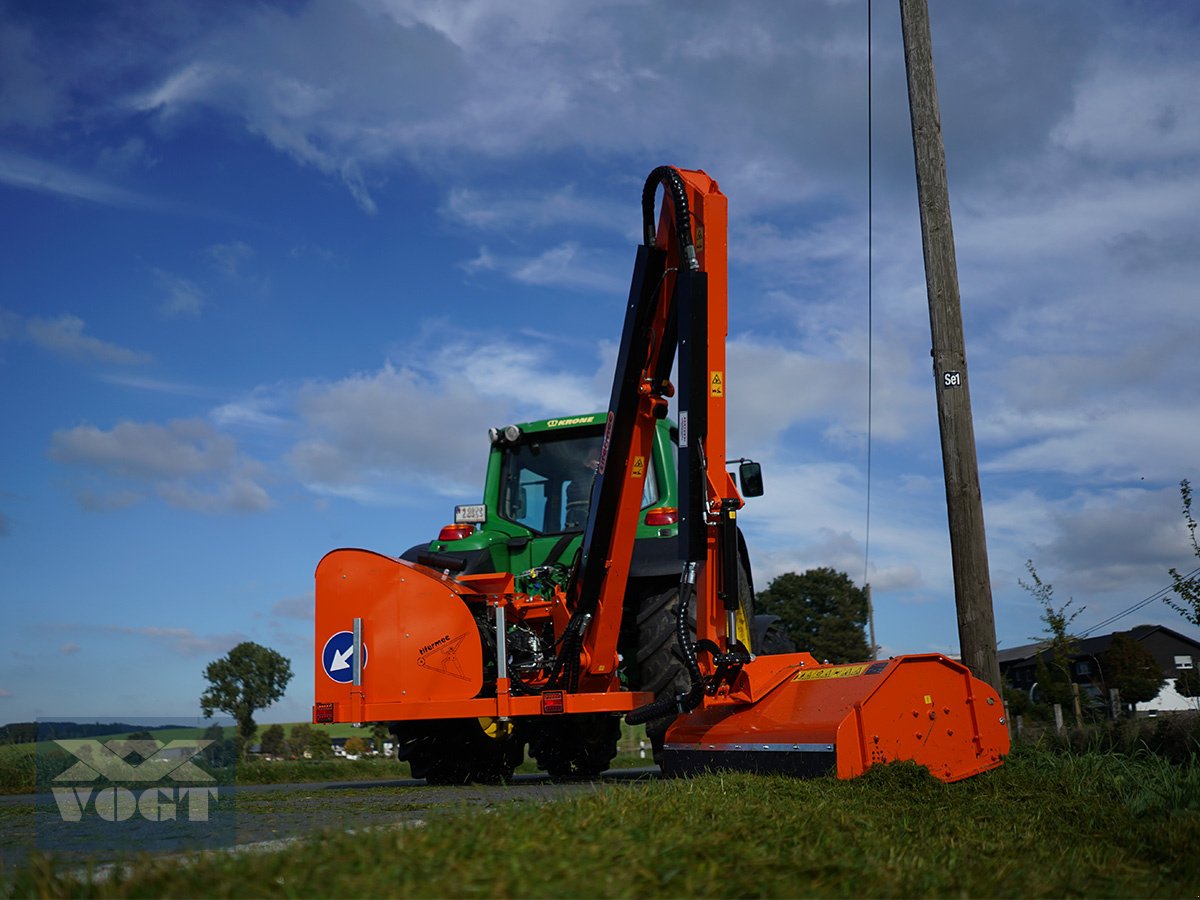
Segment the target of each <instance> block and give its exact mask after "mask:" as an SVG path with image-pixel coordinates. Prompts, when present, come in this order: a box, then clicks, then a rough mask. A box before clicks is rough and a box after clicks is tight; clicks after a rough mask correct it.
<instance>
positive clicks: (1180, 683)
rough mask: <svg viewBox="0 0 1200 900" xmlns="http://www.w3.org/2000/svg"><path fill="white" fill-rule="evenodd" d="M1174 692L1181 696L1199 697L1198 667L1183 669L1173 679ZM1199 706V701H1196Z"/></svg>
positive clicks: (1199, 677) (1199, 674)
mask: <svg viewBox="0 0 1200 900" xmlns="http://www.w3.org/2000/svg"><path fill="white" fill-rule="evenodd" d="M1175 692H1176V693H1177V694H1179V696H1181V697H1192V698H1193V699H1195V698H1197V697H1200V669H1184V670H1183V671H1182V672H1180V673H1179V676H1178V677H1177V678H1176V679H1175ZM1197 706H1198V707H1200V701H1197Z"/></svg>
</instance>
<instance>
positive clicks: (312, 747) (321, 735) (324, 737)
mask: <svg viewBox="0 0 1200 900" xmlns="http://www.w3.org/2000/svg"><path fill="white" fill-rule="evenodd" d="M304 749H305V750H307V751H308V755H309V756H311V757H312V758H313V759H332V758H333V744H331V743H330V741H329V734H328V732H325V731H321V730H320V729H317V728H313V729H310V731H309V735H308V745H307V746H306V747H305V748H304Z"/></svg>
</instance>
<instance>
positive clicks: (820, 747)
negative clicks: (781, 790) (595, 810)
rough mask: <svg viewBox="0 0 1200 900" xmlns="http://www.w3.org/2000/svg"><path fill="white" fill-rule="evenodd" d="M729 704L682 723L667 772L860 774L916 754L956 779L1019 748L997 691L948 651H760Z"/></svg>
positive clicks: (671, 743)
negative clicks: (1012, 743) (821, 657)
mask: <svg viewBox="0 0 1200 900" xmlns="http://www.w3.org/2000/svg"><path fill="white" fill-rule="evenodd" d="M725 701H726V702H721V700H720V698H717V699H715V700H714V699H709V700H708V702H706V703H705V705H704V706H702V707H701V708H700V709H697V710H696V711H695V712H693V713H689V714H687V715H684V716H680V717H679V718H678V719H677V720H676V721H675V723H674V724H673V725H672V726H671V728H670V729H669V730H668V731H667V735H666V743H665V745H664V747H663V771H664V772H666V773H667V774H695V773H699V772H703V771H706V770H717V769H733V770H740V771H752V772H784V773H789V774H795V775H803V776H814V775H824V774H832V773H834V772H836V774H837V776H838V777H839V778H854V777H855V776H857V775H861V774H862V773H863V772H865V771H866V770H867V769H869V768H870V767H871V766H873V765H876V764H880V763H887V762H893V761H896V760H912V761H913V762H916V763H918V764H920V765H923V766H925V767H926V768H928V769H929V771H930V772H931V773H932V774H933V775H934V777H936V778H939V779H941V780H942V781H946V782H952V781H959V780H961V779H963V778H969V777H970V776H972V775H977V774H979V773H980V772H986V771H987V770H989V769H994V768H996V767H998V766H999V765H1000V762H1001V759H1002V758H1003V757H1004V755H1005V754H1006V753H1008V749H1009V737H1008V728H1007V726H1006V725H1005V721H1004V707H1003V704H1002V703H1001V702H1000V698H999V696H997V694H996V692H995V690H993V689H992V688H991V687H990V686H989V685H987V684H985V683H984V682H982V681H979V680H978V679H976V678H973V677H972V676H971V673H970V671H969V670H968V669H967V668H966V666H964V665H962V664H961V663H958V662H955V661H954V660H952V659H949V658H947V657H945V656H942V655H941V654H936V653H931V654H922V655H913V656H898V657H895V658H893V659H890V660H886V661H879V662H867V663H854V664H851V665H818V664H816V660H815V659H813V657H811V656H809V655H808V654H806V653H800V654H788V655H787V656H775V657H759V658H758V659H756V660H755V661H754V662H752V663H750V664H749V665H747V666H746V667H745V668H744V669H743V671H742V674H741V675H740V676H739V678H738V680H737V682H735V684H734V686H733V690H732V692H731V693H730V694H729V695H728V696H727V697H726V698H725Z"/></svg>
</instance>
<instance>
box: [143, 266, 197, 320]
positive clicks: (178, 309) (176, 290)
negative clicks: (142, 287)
mask: <svg viewBox="0 0 1200 900" xmlns="http://www.w3.org/2000/svg"><path fill="white" fill-rule="evenodd" d="M154 276H155V278H156V279H157V280H158V283H159V286H160V287H161V288H162V290H163V291H164V292H165V293H166V298H165V299H164V300H163V301H162V303H160V304H159V307H158V311H159V313H160V314H161V315H163V316H164V317H166V318H168V319H174V318H179V317H187V318H193V319H194V318H196V317H197V316H199V315H200V311H201V310H202V309H203V308H204V292H203V291H202V290H200V288H199V287H198V286H197V285H196V284H195V282H193V281H190V280H189V279H187V278H183V277H181V276H179V275H172V274H171V273H170V272H164V271H163V270H162V269H155V270H154Z"/></svg>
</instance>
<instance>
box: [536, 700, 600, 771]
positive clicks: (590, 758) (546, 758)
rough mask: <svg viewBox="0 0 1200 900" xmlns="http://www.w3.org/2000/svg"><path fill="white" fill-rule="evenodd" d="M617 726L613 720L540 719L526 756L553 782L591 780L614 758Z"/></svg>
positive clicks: (579, 717)
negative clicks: (535, 761)
mask: <svg viewBox="0 0 1200 900" xmlns="http://www.w3.org/2000/svg"><path fill="white" fill-rule="evenodd" d="M620 739H621V722H620V720H619V719H618V718H617V717H616V716H612V715H608V714H599V715H572V716H562V717H560V718H547V717H543V718H542V719H541V720H540V721H539V722H538V724H537V731H536V732H535V733H534V734H533V735H532V736H531V738H530V741H529V755H530V756H532V757H533V758H534V759H536V760H537V764H538V767H539V768H541V769H544V770H545V771H546V772H547V773H549V775H550V777H551V778H552V779H554V780H555V781H571V780H575V779H580V778H594V777H596V776H597V775H599V774H600V773H601V772H603V771H605V770H606V769H607V768H608V766H609V764H610V763H611V762H612V760H613V757H614V756H616V755H617V741H619V740H620Z"/></svg>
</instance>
